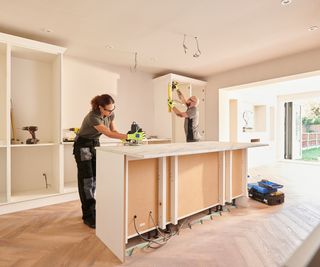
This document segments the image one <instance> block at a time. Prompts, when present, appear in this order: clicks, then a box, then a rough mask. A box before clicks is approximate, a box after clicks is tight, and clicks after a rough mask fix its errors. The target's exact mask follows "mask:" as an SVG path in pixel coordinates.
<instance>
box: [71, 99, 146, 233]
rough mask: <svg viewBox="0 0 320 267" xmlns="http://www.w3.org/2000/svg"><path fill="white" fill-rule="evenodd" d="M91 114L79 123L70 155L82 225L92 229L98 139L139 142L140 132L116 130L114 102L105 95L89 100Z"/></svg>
mask: <svg viewBox="0 0 320 267" xmlns="http://www.w3.org/2000/svg"><path fill="white" fill-rule="evenodd" d="M91 106H92V110H91V111H90V112H89V113H88V114H87V115H86V116H85V118H84V119H83V122H82V125H81V128H80V130H79V132H78V134H77V136H76V138H75V142H74V146H73V154H74V157H75V160H76V163H77V168H78V189H79V195H80V200H81V204H82V219H83V222H84V223H85V224H86V225H88V226H89V227H91V228H95V227H96V200H95V198H94V194H95V189H96V150H95V147H97V146H100V143H99V137H100V136H101V134H104V135H106V136H108V137H110V138H116V139H122V140H124V139H127V140H142V139H143V138H144V136H145V134H144V132H136V133H133V134H123V133H119V132H118V131H117V130H116V126H115V122H114V118H115V114H114V110H115V105H114V100H113V98H112V97H111V96H110V95H108V94H103V95H98V96H96V97H94V98H93V99H92V100H91Z"/></svg>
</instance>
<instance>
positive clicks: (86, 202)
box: [73, 137, 100, 220]
mask: <svg viewBox="0 0 320 267" xmlns="http://www.w3.org/2000/svg"><path fill="white" fill-rule="evenodd" d="M99 145H100V144H99V140H91V139H86V138H82V137H77V138H76V141H75V143H74V146H73V154H74V157H75V160H76V163H77V169H78V190H79V195H80V200H81V208H82V219H83V220H87V219H93V220H95V219H96V200H95V197H94V196H95V191H96V150H95V147H96V146H99Z"/></svg>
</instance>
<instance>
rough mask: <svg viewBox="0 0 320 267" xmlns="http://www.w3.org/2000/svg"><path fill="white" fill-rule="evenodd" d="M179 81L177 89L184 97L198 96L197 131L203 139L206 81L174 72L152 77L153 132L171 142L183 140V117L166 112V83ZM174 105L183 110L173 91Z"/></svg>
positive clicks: (183, 107) (184, 108)
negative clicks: (198, 115)
mask: <svg viewBox="0 0 320 267" xmlns="http://www.w3.org/2000/svg"><path fill="white" fill-rule="evenodd" d="M173 81H177V82H178V83H179V89H180V90H181V92H182V93H183V94H184V96H185V97H186V98H188V97H190V96H191V95H195V96H197V97H198V98H199V100H200V103H199V106H198V108H199V113H200V117H199V120H200V121H199V132H200V134H201V136H202V140H205V89H206V84H207V83H206V82H204V81H200V80H196V79H192V78H188V77H184V76H181V75H176V74H172V73H171V74H167V75H164V76H161V77H158V78H155V79H153V90H154V128H153V129H154V132H155V133H156V134H157V136H158V137H159V138H169V139H171V140H172V142H185V141H186V140H185V139H186V138H185V133H184V119H181V118H179V117H177V116H176V115H175V114H174V113H173V112H172V113H170V112H168V103H167V100H168V84H170V83H172V82H173ZM173 99H174V100H177V101H175V103H176V107H177V108H178V109H179V110H181V111H185V110H186V107H185V106H184V105H182V104H180V103H179V99H178V97H177V94H176V93H175V92H174V93H173Z"/></svg>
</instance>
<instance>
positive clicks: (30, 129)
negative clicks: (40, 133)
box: [22, 126, 39, 144]
mask: <svg viewBox="0 0 320 267" xmlns="http://www.w3.org/2000/svg"><path fill="white" fill-rule="evenodd" d="M22 130H25V131H28V132H29V133H30V134H31V137H32V138H28V139H27V141H26V144H37V143H38V142H39V139H37V138H36V131H37V130H38V127H37V126H26V127H22Z"/></svg>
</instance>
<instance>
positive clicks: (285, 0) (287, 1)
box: [281, 0, 292, 6]
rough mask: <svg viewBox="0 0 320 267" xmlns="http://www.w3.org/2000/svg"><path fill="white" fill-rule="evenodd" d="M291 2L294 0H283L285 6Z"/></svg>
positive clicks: (282, 3)
mask: <svg viewBox="0 0 320 267" xmlns="http://www.w3.org/2000/svg"><path fill="white" fill-rule="evenodd" d="M291 3H292V0H281V5H283V6H287V5H290V4H291Z"/></svg>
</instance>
